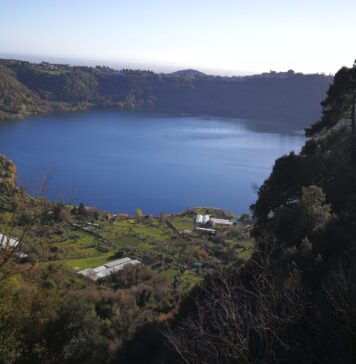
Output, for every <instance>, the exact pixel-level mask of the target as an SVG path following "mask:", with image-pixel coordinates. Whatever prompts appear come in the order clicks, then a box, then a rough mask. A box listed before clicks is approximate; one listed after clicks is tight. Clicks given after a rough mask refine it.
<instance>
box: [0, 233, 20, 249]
mask: <svg viewBox="0 0 356 364" xmlns="http://www.w3.org/2000/svg"><path fill="white" fill-rule="evenodd" d="M18 245H19V242H18V241H17V240H15V239H11V238H9V237H8V236H6V235H4V234H1V233H0V247H2V248H16V247H17V246H18Z"/></svg>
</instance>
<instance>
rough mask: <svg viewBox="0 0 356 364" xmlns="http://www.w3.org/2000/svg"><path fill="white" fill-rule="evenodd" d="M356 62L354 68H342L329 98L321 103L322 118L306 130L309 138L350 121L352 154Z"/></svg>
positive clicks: (355, 131) (355, 132)
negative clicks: (340, 123) (343, 121)
mask: <svg viewBox="0 0 356 364" xmlns="http://www.w3.org/2000/svg"><path fill="white" fill-rule="evenodd" d="M355 104H356V61H355V62H354V64H353V67H352V68H347V67H343V68H341V69H340V70H339V71H338V72H337V73H336V75H335V77H334V83H333V84H332V85H331V86H330V88H329V90H328V92H327V98H326V99H325V100H324V101H323V102H322V103H321V105H322V108H323V109H322V111H323V114H322V118H321V120H320V121H318V122H316V123H315V124H313V125H312V126H311V127H310V128H307V129H306V135H307V136H315V135H316V134H317V133H320V132H323V131H327V130H329V129H331V128H333V127H334V126H336V125H337V124H338V123H339V122H340V121H342V120H348V121H349V122H350V125H351V133H352V152H353V153H354V152H355V147H356V115H355V107H356V106H355Z"/></svg>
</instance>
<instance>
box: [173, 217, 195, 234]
mask: <svg viewBox="0 0 356 364" xmlns="http://www.w3.org/2000/svg"><path fill="white" fill-rule="evenodd" d="M169 221H170V222H171V224H172V225H173V226H174V227H175V228H176V229H177V230H179V231H183V230H193V228H194V223H193V218H192V217H190V216H174V217H172V218H170V219H169Z"/></svg>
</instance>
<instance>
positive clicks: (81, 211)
mask: <svg viewBox="0 0 356 364" xmlns="http://www.w3.org/2000/svg"><path fill="white" fill-rule="evenodd" d="M78 215H80V216H85V215H86V211H85V206H84V204H83V202H81V203H80V204H79V207H78Z"/></svg>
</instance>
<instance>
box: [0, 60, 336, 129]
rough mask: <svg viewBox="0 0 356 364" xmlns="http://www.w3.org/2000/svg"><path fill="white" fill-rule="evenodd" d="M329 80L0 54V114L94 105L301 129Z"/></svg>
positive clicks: (290, 74) (316, 111) (11, 115)
mask: <svg viewBox="0 0 356 364" xmlns="http://www.w3.org/2000/svg"><path fill="white" fill-rule="evenodd" d="M192 72H193V76H194V77H192V75H191V73H192ZM331 81H332V77H330V76H325V75H321V74H312V75H304V74H301V73H294V72H293V71H288V72H284V73H276V72H271V73H268V74H263V75H256V76H246V77H220V76H209V75H205V74H203V73H199V72H197V71H191V70H187V71H181V72H175V73H172V74H156V73H153V72H150V71H139V70H121V71H116V70H113V69H110V68H108V67H79V66H76V67H74V66H73V67H71V66H69V65H52V64H48V63H45V62H43V63H40V64H34V63H29V62H23V61H15V60H0V118H2V119H6V118H14V117H23V116H26V115H30V114H34V113H42V112H46V111H51V110H54V111H56V110H76V109H82V108H87V107H90V106H99V107H114V108H117V109H119V110H126V111H133V110H135V111H144V112H157V113H170V114H192V115H210V116H224V117H238V118H250V119H263V120H273V121H281V122H283V123H286V124H292V125H293V126H294V127H295V128H303V127H304V126H306V125H308V124H309V122H310V120H314V119H316V118H318V117H319V115H320V107H319V103H320V101H321V100H322V99H323V98H324V97H325V92H326V90H327V87H328V85H329V84H330V82H331Z"/></svg>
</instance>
